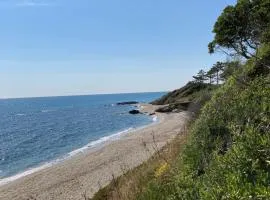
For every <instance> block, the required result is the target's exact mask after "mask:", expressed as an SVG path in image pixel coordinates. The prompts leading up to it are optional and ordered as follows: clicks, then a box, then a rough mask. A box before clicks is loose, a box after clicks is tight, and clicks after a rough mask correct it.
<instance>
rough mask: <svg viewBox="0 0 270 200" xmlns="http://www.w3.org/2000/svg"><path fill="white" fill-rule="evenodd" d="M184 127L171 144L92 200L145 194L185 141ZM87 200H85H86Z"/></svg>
mask: <svg viewBox="0 0 270 200" xmlns="http://www.w3.org/2000/svg"><path fill="white" fill-rule="evenodd" d="M187 137H188V135H187V128H186V127H185V128H184V129H183V130H182V132H180V133H179V134H178V135H177V136H176V137H175V138H174V139H173V140H172V141H171V142H169V143H167V145H165V146H164V147H163V148H162V149H160V150H159V151H157V152H156V153H155V154H154V156H152V157H151V158H150V159H149V160H148V161H146V162H144V163H143V164H141V165H140V166H138V167H136V168H134V169H132V170H130V171H128V172H127V173H125V174H124V175H122V176H120V177H119V178H113V180H112V182H111V183H110V184H109V185H108V186H106V187H105V188H103V189H101V190H99V191H98V192H97V193H96V194H95V196H94V197H93V198H92V199H93V200H114V199H118V200H126V199H128V200H135V199H138V196H139V195H140V194H141V193H143V192H145V190H146V189H147V187H148V185H149V183H150V182H151V181H155V180H156V179H159V178H162V177H163V176H166V172H167V171H168V170H169V169H170V167H171V166H172V165H173V164H174V162H175V158H176V157H177V155H179V154H180V152H181V151H182V149H183V147H184V145H185V143H186V141H187ZM86 199H87V198H86Z"/></svg>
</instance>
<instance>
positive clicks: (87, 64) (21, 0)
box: [0, 0, 235, 98]
mask: <svg viewBox="0 0 270 200" xmlns="http://www.w3.org/2000/svg"><path fill="white" fill-rule="evenodd" d="M234 3H235V0H208V1H198V0H189V1H184V0H183V1H182V0H134V1H130V0H1V2H0V24H1V31H0V98H7V97H29V96H55V95H57V96H58V95H77V94H95V93H120V92H121V93H122V92H141V91H167V90H172V89H175V88H178V87H180V86H183V85H184V84H185V83H186V82H187V81H188V80H190V79H191V77H192V75H194V74H195V73H196V72H197V71H198V70H199V69H200V68H203V69H207V66H211V65H212V64H213V63H215V62H216V61H217V60H219V59H221V58H224V56H222V55H214V56H213V55H209V54H208V51H207V44H208V42H209V41H211V39H212V37H213V35H212V33H211V31H212V27H213V24H214V22H215V20H216V18H217V17H218V15H219V14H220V13H221V11H222V10H223V8H224V7H225V6H226V5H228V4H234Z"/></svg>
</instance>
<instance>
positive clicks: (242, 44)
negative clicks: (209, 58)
mask: <svg viewBox="0 0 270 200" xmlns="http://www.w3.org/2000/svg"><path fill="white" fill-rule="evenodd" d="M269 11H270V0H253V1H251V0H238V1H237V4H236V5H235V6H227V7H226V8H225V9H224V11H223V13H222V14H221V15H220V17H219V18H218V20H217V22H216V23H215V26H214V29H213V33H214V34H215V38H214V40H213V41H212V42H210V43H209V45H208V48H209V52H210V53H214V52H215V51H216V50H217V49H221V50H223V51H226V50H228V51H229V52H227V53H228V54H230V55H231V54H234V53H236V54H238V55H241V56H243V57H244V58H246V59H249V58H251V57H253V56H255V54H256V50H257V48H258V47H259V46H260V44H261V42H262V41H263V38H264V39H265V38H267V37H268V36H269V34H268V33H269V32H268V31H267V30H269V27H270V14H269V13H270V12H269Z"/></svg>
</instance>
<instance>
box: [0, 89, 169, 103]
mask: <svg viewBox="0 0 270 200" xmlns="http://www.w3.org/2000/svg"><path fill="white" fill-rule="evenodd" d="M162 92H164V93H166V92H170V91H150V92H149V91H144V92H119V93H93V94H71V95H51V96H29V97H7V98H5V97H0V101H1V100H12V99H35V98H51V97H76V96H97V95H117V94H143V93H162Z"/></svg>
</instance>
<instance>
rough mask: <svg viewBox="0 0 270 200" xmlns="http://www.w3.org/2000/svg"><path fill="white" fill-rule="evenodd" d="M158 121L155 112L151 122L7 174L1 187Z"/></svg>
mask: <svg viewBox="0 0 270 200" xmlns="http://www.w3.org/2000/svg"><path fill="white" fill-rule="evenodd" d="M136 106H137V108H138V109H139V110H140V111H143V108H142V109H141V104H137V105H136ZM141 114H143V115H149V114H150V113H148V112H147V111H146V112H145V111H144V113H141ZM158 121H159V119H158V117H157V115H156V114H155V115H153V116H152V122H151V123H150V124H147V125H143V126H139V127H135V128H133V127H129V128H127V129H125V130H122V131H118V132H115V133H112V134H111V135H107V136H104V137H101V138H99V139H97V140H93V141H91V142H89V143H88V144H86V145H84V146H82V147H80V148H78V149H75V150H73V151H71V152H68V153H66V154H65V155H63V156H61V157H59V158H55V159H53V160H51V161H47V162H44V163H40V164H39V165H37V166H34V167H31V168H28V169H26V170H24V171H21V172H18V173H16V174H14V175H11V176H7V177H4V178H2V179H1V178H0V188H1V187H2V186H4V185H7V184H9V183H12V182H13V181H16V180H18V179H21V178H23V177H26V176H29V175H31V174H34V173H36V172H39V171H40V170H44V169H46V168H49V167H53V166H54V165H57V164H60V163H61V162H65V161H66V160H69V159H72V158H73V157H74V156H78V155H79V154H87V153H90V152H91V151H95V150H98V149H99V148H102V147H104V146H105V145H106V143H107V144H108V143H110V142H113V141H115V140H120V139H121V138H122V137H124V136H125V135H127V134H130V133H132V132H134V131H139V130H141V129H144V128H146V127H149V126H152V125H154V124H156V123H158Z"/></svg>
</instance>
